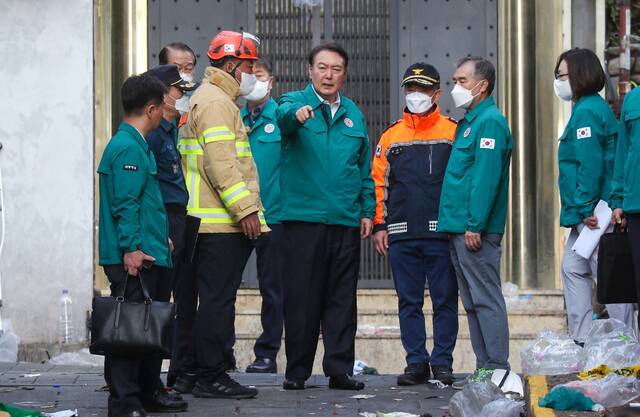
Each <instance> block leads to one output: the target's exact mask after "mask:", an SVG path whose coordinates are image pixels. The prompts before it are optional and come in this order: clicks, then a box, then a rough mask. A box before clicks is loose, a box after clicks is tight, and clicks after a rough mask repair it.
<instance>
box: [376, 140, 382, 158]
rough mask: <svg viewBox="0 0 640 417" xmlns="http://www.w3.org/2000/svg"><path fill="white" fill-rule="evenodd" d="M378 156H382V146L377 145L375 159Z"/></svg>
mask: <svg viewBox="0 0 640 417" xmlns="http://www.w3.org/2000/svg"><path fill="white" fill-rule="evenodd" d="M380 154H382V146H381V145H380V144H379V143H378V146H376V157H378V158H380Z"/></svg>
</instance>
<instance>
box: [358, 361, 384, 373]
mask: <svg viewBox="0 0 640 417" xmlns="http://www.w3.org/2000/svg"><path fill="white" fill-rule="evenodd" d="M353 375H379V374H378V370H377V369H376V368H373V367H371V366H369V365H368V364H367V363H365V362H363V361H361V360H358V359H356V360H355V361H354V362H353Z"/></svg>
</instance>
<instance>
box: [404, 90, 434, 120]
mask: <svg viewBox="0 0 640 417" xmlns="http://www.w3.org/2000/svg"><path fill="white" fill-rule="evenodd" d="M404 100H405V102H406V103H407V109H409V111H410V112H411V113H414V114H422V113H425V112H426V111H427V110H429V109H430V108H431V106H433V100H432V99H431V97H430V96H429V95H427V94H425V93H420V92H418V91H414V92H412V93H409V94H407V95H406V96H404Z"/></svg>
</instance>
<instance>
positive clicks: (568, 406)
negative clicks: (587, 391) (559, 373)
mask: <svg viewBox="0 0 640 417" xmlns="http://www.w3.org/2000/svg"><path fill="white" fill-rule="evenodd" d="M538 405H539V406H540V407H545V408H553V409H554V410H558V411H599V410H601V409H602V406H601V405H599V404H596V403H595V402H594V401H593V400H592V399H591V398H589V397H587V396H586V395H584V394H583V393H581V392H580V391H574V390H571V389H569V388H567V387H562V386H560V387H556V388H554V389H552V390H551V391H549V393H548V394H547V395H546V396H545V397H544V398H540V399H539V400H538Z"/></svg>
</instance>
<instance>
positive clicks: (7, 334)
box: [0, 320, 20, 362]
mask: <svg viewBox="0 0 640 417" xmlns="http://www.w3.org/2000/svg"><path fill="white" fill-rule="evenodd" d="M19 344H20V338H19V337H18V336H17V335H16V334H15V332H14V331H13V324H12V323H11V320H2V330H0V362H17V361H18V345H19Z"/></svg>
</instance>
